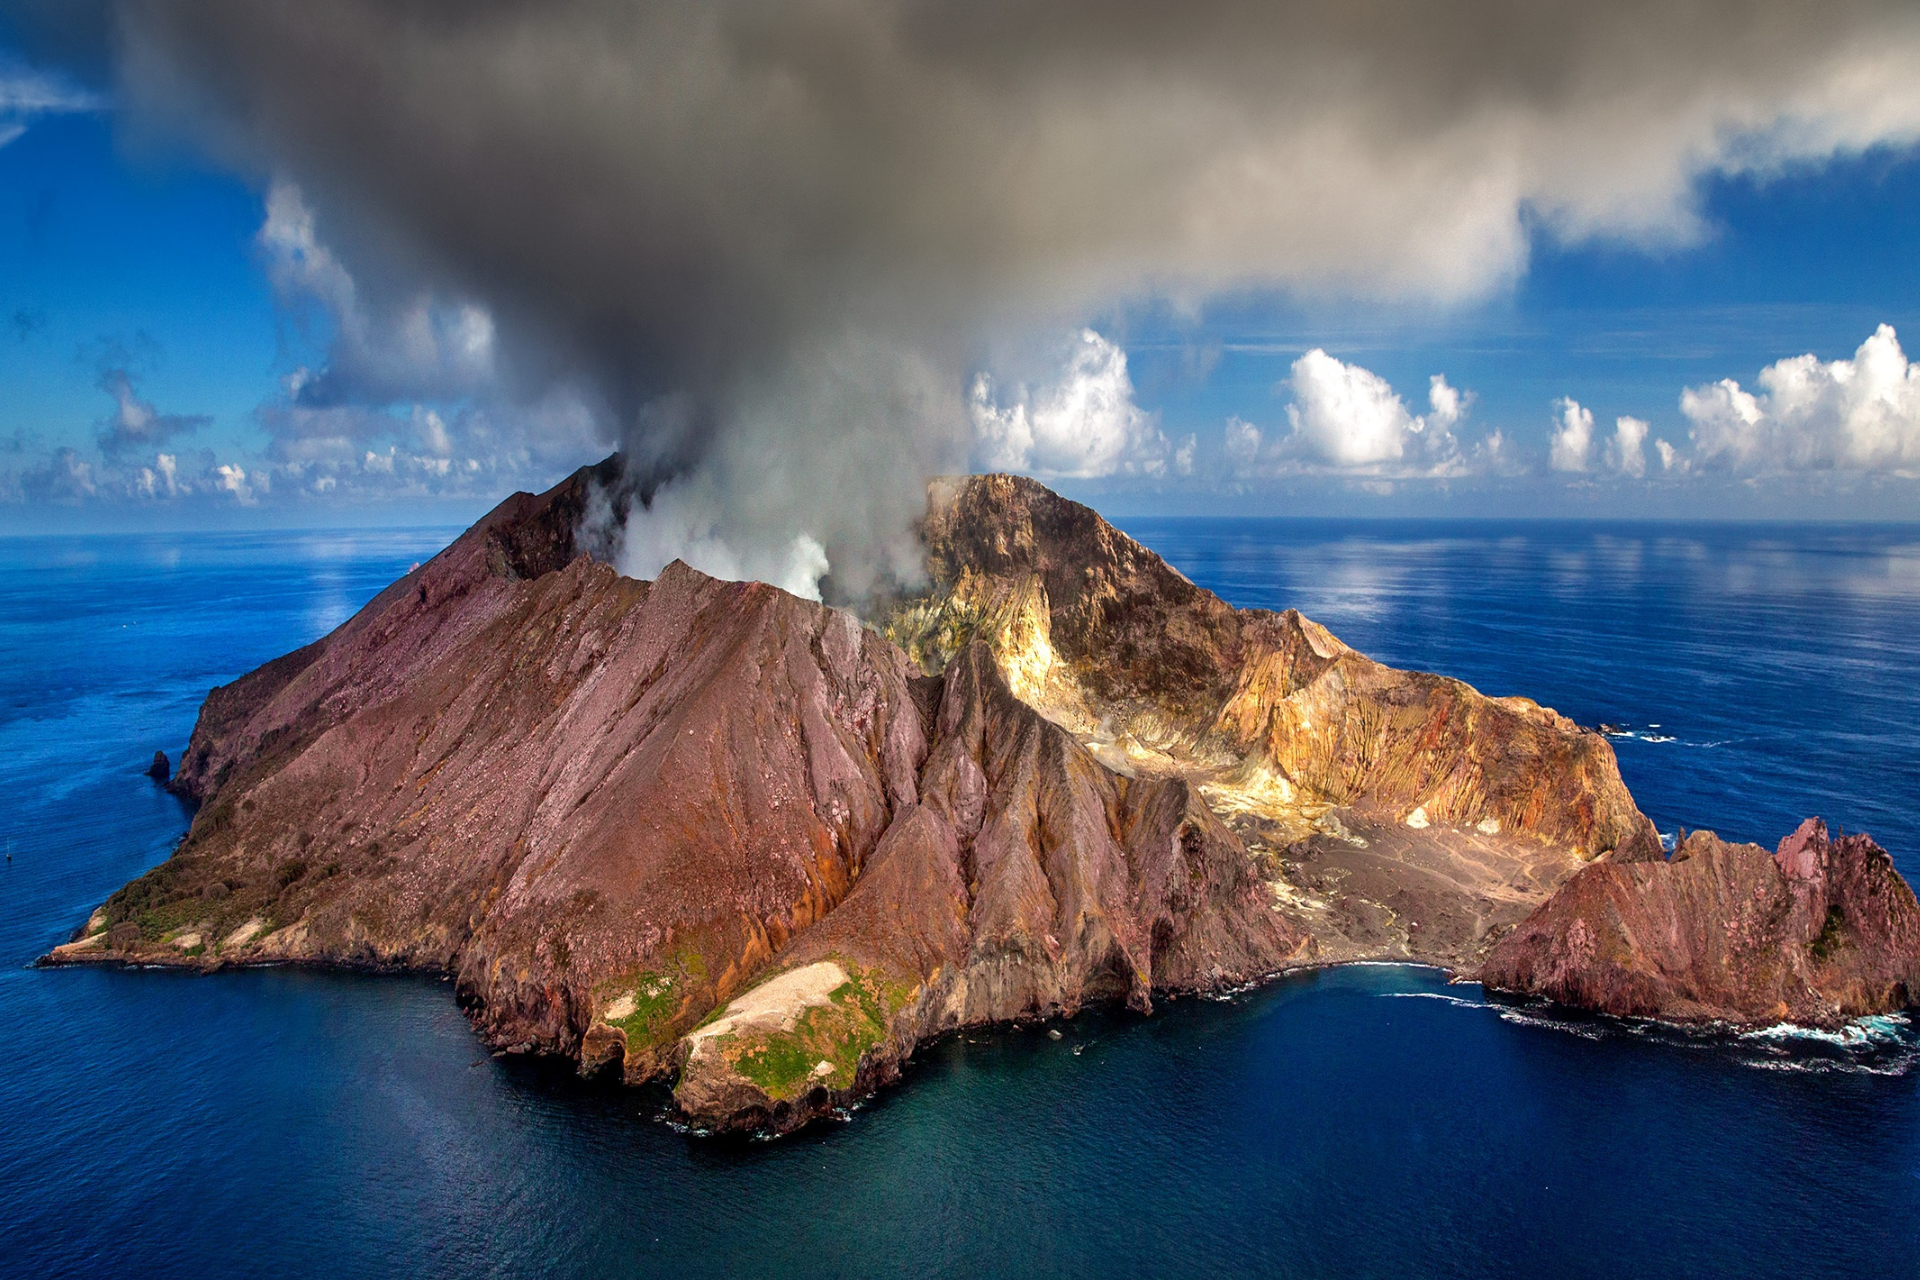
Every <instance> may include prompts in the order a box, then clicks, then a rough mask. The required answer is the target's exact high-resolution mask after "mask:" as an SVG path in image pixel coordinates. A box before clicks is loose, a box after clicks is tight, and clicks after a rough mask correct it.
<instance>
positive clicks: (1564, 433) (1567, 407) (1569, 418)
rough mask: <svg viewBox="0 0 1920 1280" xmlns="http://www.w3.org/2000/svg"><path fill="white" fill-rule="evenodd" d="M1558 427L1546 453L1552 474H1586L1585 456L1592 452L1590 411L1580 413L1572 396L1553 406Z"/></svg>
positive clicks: (1562, 398) (1591, 414)
mask: <svg viewBox="0 0 1920 1280" xmlns="http://www.w3.org/2000/svg"><path fill="white" fill-rule="evenodd" d="M1553 408H1554V412H1555V413H1556V414H1557V415H1558V416H1559V419H1560V425H1558V426H1557V427H1555V428H1554V430H1553V441H1552V443H1551V445H1550V446H1549V449H1548V454H1547V460H1548V464H1549V465H1550V466H1552V467H1553V469H1554V470H1555V471H1585V470H1586V469H1587V455H1588V453H1590V452H1591V451H1592V449H1593V411H1592V410H1591V409H1583V408H1581V406H1580V402H1579V401H1578V400H1575V399H1574V398H1573V397H1572V396H1563V397H1561V398H1560V399H1558V400H1555V401H1554V402H1553Z"/></svg>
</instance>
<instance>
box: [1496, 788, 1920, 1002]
mask: <svg viewBox="0 0 1920 1280" xmlns="http://www.w3.org/2000/svg"><path fill="white" fill-rule="evenodd" d="M1481 981H1482V982H1483V983H1484V984H1485V985H1486V986H1487V987H1488V988H1490V989H1493V990H1498V991H1508V992H1516V993H1524V994H1528V995H1540V996H1546V997H1548V998H1550V999H1553V1000H1556V1001H1559V1002H1560V1003H1562V1004H1568V1005H1573V1006H1577V1007H1580V1008H1586V1009H1595V1010H1599V1011H1601V1012H1605V1013H1613V1014H1620V1015H1626V1016H1641V1017H1656V1018H1662V1019H1668V1020H1674V1021H1685V1022H1707V1021H1715V1022H1729V1023H1737V1024H1745V1025H1755V1024H1767V1023H1776V1022H1795V1023H1800V1024H1804V1025H1810V1026H1833V1025H1836V1024H1838V1023H1840V1022H1843V1021H1845V1020H1847V1019H1850V1018H1857V1017H1861V1016H1863V1015H1867V1014H1876V1013H1889V1012H1893V1011H1896V1010H1900V1009H1905V1008H1907V1007H1909V1006H1910V1005H1912V1004H1913V1003H1915V1001H1916V999H1920V904H1916V902H1915V901H1914V895H1913V891H1912V890H1911V889H1910V888H1908V886H1907V883H1906V881H1905V880H1903V879H1901V877H1900V874H1899V872H1897V871H1895V870H1894V867H1893V861H1892V859H1890V858H1889V857H1888V856H1887V853H1886V851H1885V850H1884V849H1882V848H1881V847H1880V846H1879V845H1877V844H1875V843H1874V842H1873V840H1872V838H1871V837H1869V836H1865V835H1850V836H1842V837H1840V838H1839V839H1837V840H1835V839H1831V838H1830V837H1829V836H1828V833H1827V828H1826V824H1825V823H1823V822H1821V821H1820V820H1819V819H1818V818H1809V819H1807V821H1806V822H1804V823H1802V824H1801V825H1800V827H1799V829H1798V830H1796V831H1795V832H1794V833H1793V834H1792V835H1790V836H1788V837H1787V838H1786V839H1784V840H1782V841H1781V842H1780V847H1779V849H1778V851H1777V852H1775V853H1773V854H1769V853H1768V852H1767V851H1766V850H1765V849H1763V848H1761V847H1760V846H1759V845H1755V844H1728V843H1726V842H1725V841H1723V840H1721V839H1720V838H1719V837H1718V836H1715V835H1714V834H1713V833H1712V832H1710V831H1696V832H1694V833H1693V834H1691V835H1689V836H1688V837H1687V838H1686V839H1685V840H1683V841H1682V842H1681V843H1680V845H1679V847H1678V848H1676V849H1675V851H1674V854H1673V859H1672V860H1671V861H1670V862H1647V863H1636V864H1633V865H1627V866H1621V865H1612V864H1606V863H1602V864H1599V865H1596V866H1591V867H1588V868H1586V869H1584V870H1583V871H1581V872H1580V873H1579V874H1578V875H1576V876H1575V877H1574V878H1573V879H1572V880H1570V881H1568V882H1567V884H1566V885H1565V886H1564V887H1562V888H1561V889H1560V890H1559V892H1557V893H1556V894H1554V896H1553V897H1552V898H1551V899H1550V900H1549V901H1548V902H1547V903H1546V904H1545V905H1544V906H1542V907H1541V908H1540V909H1539V910H1538V911H1536V912H1535V913H1534V914H1533V915H1532V916H1531V917H1529V918H1528V919H1527V921H1526V922H1525V923H1524V924H1523V925H1522V926H1521V927H1520V928H1519V929H1518V930H1516V931H1515V932H1514V933H1512V934H1510V935H1509V936H1508V937H1507V938H1506V939H1504V940H1503V941H1502V942H1501V943H1500V944H1499V945H1498V946H1496V947H1495V948H1494V949H1493V952H1492V954H1491V955H1489V956H1488V958H1487V962H1486V964H1485V966H1484V967H1483V968H1482V970H1481Z"/></svg>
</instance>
